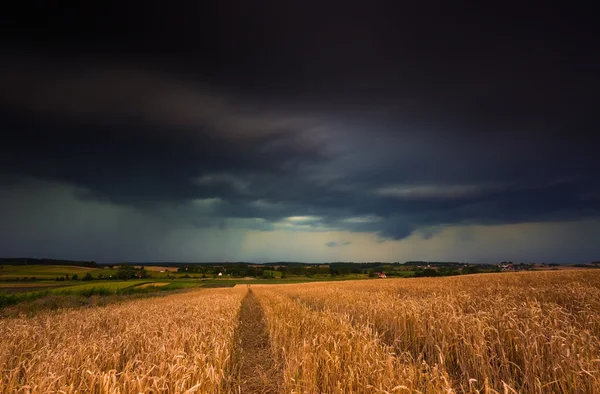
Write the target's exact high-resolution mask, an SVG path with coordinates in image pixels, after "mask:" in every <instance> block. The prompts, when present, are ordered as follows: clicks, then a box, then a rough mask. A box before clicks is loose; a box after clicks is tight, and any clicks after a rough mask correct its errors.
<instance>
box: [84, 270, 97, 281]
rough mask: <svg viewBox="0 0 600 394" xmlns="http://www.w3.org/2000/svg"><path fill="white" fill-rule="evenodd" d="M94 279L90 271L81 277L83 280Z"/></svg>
mask: <svg viewBox="0 0 600 394" xmlns="http://www.w3.org/2000/svg"><path fill="white" fill-rule="evenodd" d="M92 279H94V278H93V277H92V274H90V273H89V272H88V273H86V274H85V275H84V277H83V278H81V280H86V281H88V280H92Z"/></svg>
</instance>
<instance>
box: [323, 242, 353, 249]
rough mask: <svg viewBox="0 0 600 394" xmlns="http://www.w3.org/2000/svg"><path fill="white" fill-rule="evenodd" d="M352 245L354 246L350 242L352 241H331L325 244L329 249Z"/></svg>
mask: <svg viewBox="0 0 600 394" xmlns="http://www.w3.org/2000/svg"><path fill="white" fill-rule="evenodd" d="M350 244H352V242H350V241H339V242H336V241H329V242H327V243H325V246H327V247H328V248H335V247H338V246H348V245H350Z"/></svg>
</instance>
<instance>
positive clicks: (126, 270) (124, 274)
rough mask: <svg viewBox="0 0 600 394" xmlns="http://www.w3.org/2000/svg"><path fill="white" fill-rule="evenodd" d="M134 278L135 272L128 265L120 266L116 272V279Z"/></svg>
mask: <svg viewBox="0 0 600 394" xmlns="http://www.w3.org/2000/svg"><path fill="white" fill-rule="evenodd" d="M134 276H135V270H134V269H133V267H132V266H130V265H128V264H121V265H120V266H119V269H118V270H117V279H121V280H127V279H131V278H133V277H134Z"/></svg>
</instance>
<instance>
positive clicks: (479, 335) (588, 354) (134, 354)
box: [0, 270, 600, 394]
mask: <svg viewBox="0 0 600 394" xmlns="http://www.w3.org/2000/svg"><path fill="white" fill-rule="evenodd" d="M0 340H1V345H0V368H1V380H0V392H1V393H17V392H19V393H50V392H64V393H76V392H77V393H138V392H144V393H229V392H231V393H315V394H316V393H600V270H599V271H593V270H585V271H568V270H565V271H544V272H523V273H499V274H481V275H464V276H458V277H446V278H414V279H375V280H365V281H346V282H320V283H305V284H290V285H252V286H251V287H247V286H245V285H244V286H242V287H240V286H236V287H235V288H232V289H201V290H196V291H193V292H188V293H185V294H178V295H172V296H167V297H162V298H159V299H144V300H136V301H130V302H124V303H121V304H117V305H109V306H105V307H95V308H85V309H72V310H63V311H54V312H42V313H39V314H37V315H35V316H33V317H25V316H23V317H19V318H6V319H2V320H0Z"/></svg>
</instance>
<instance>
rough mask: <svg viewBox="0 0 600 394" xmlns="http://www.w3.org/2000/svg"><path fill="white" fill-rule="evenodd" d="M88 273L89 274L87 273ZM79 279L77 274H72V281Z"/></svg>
mask: <svg viewBox="0 0 600 394" xmlns="http://www.w3.org/2000/svg"><path fill="white" fill-rule="evenodd" d="M88 273H89V272H88ZM78 278H79V277H78V276H77V274H73V276H72V277H71V279H72V280H77V279H78Z"/></svg>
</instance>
